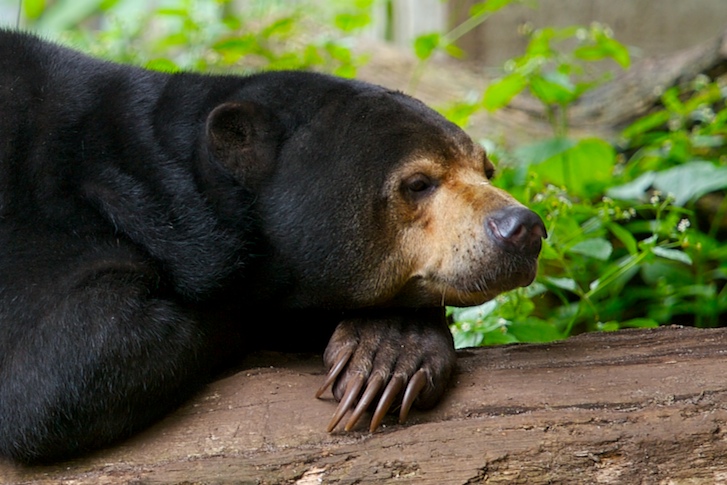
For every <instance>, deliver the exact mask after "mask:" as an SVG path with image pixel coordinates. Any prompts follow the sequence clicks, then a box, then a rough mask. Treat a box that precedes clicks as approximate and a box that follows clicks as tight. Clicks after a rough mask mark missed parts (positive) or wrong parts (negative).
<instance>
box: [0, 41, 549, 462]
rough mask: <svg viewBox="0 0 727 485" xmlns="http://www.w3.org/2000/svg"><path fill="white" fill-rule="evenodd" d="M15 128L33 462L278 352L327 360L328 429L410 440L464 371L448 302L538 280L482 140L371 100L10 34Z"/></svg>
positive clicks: (10, 416)
mask: <svg viewBox="0 0 727 485" xmlns="http://www.w3.org/2000/svg"><path fill="white" fill-rule="evenodd" d="M0 113H2V116H1V117H0V456H1V457H4V458H6V459H10V460H13V461H15V462H18V463H28V464H32V463H47V462H54V461H57V460H63V459H68V458H72V457H76V456H79V455H81V454H83V453H87V452H89V451H91V450H94V449H98V448H102V447H106V446H110V445H112V444H113V443H115V442H117V441H119V440H122V439H124V438H126V437H129V436H131V435H132V434H134V433H136V432H138V431H140V430H142V429H143V428H145V427H147V426H149V425H150V424H152V423H154V422H155V421H156V420H158V419H160V418H161V417H162V416H164V415H165V414H166V413H169V412H170V411H172V410H173V409H174V408H175V407H177V406H179V405H180V404H181V403H183V402H184V401H185V399H187V398H189V397H190V396H192V395H193V394H194V393H195V392H197V391H199V390H200V388H201V387H202V386H204V385H205V384H206V383H208V382H210V380H211V379H214V377H215V376H216V375H219V373H220V372H223V371H225V370H229V369H233V368H234V365H235V362H238V361H239V358H240V357H241V356H242V355H244V354H245V352H248V351H250V350H255V349H261V348H267V347H275V348H281V349H285V350H293V351H307V350H308V349H320V350H321V351H323V350H324V349H325V352H324V354H323V355H324V363H325V366H326V368H327V369H328V374H327V376H326V378H325V382H323V385H322V386H321V389H319V390H318V393H317V395H318V396H320V395H321V394H322V393H323V392H324V391H325V390H326V389H327V388H331V389H332V392H333V394H334V396H335V398H336V399H337V400H339V402H340V404H339V405H338V408H337V409H336V410H335V411H334V413H333V414H334V415H333V418H332V419H331V423H330V425H329V427H328V429H329V430H333V429H335V428H336V427H337V426H338V425H339V423H340V422H341V421H342V419H343V418H344V417H345V416H346V415H347V414H350V416H349V419H348V420H346V422H345V425H344V427H345V429H346V430H350V429H353V428H355V427H356V425H357V424H358V422H359V421H360V419H361V417H362V416H363V413H364V412H365V411H367V410H372V411H373V417H372V418H371V422H370V426H369V428H370V429H371V430H372V431H373V430H375V429H376V428H377V427H378V426H379V425H380V423H381V420H382V419H383V418H384V416H385V415H386V414H387V412H389V410H391V409H396V408H398V409H399V410H400V411H399V418H400V421H402V422H403V421H404V420H405V419H406V417H407V414H408V413H409V410H410V408H411V407H412V406H416V407H419V408H422V409H426V408H429V407H431V406H433V405H434V404H435V403H436V402H437V401H438V400H439V398H440V397H441V395H442V393H443V392H444V391H445V389H446V387H447V382H448V379H449V377H450V374H451V372H452V370H453V368H454V366H455V360H456V354H455V350H454V346H453V341H452V336H451V334H450V333H449V329H448V326H447V320H446V317H445V311H444V305H455V306H465V305H475V304H480V303H482V302H484V301H487V300H489V299H491V298H493V297H495V296H496V295H497V294H499V293H500V292H503V291H506V290H509V289H512V288H515V287H518V286H525V285H528V284H530V283H531V282H532V281H533V278H534V277H535V274H536V271H537V258H538V254H539V252H540V249H541V244H542V239H543V238H544V237H546V236H547V235H546V230H545V226H544V224H543V222H542V220H541V219H540V218H539V217H538V216H537V215H536V214H535V213H534V212H532V211H531V210H529V209H527V208H526V207H524V206H523V205H522V204H520V203H519V202H517V201H516V200H515V199H514V198H513V197H512V196H510V195H509V194H507V193H506V192H505V191H503V190H501V189H498V188H496V187H494V186H493V185H492V183H491V178H492V177H493V173H494V167H493V165H492V163H491V162H490V160H489V159H488V158H487V155H486V153H485V151H484V150H483V149H482V147H481V146H480V144H478V143H475V142H474V141H473V140H472V139H471V138H470V137H469V136H468V135H467V134H466V133H465V132H464V131H463V130H461V129H460V128H459V127H457V126H456V125H454V124H452V123H450V122H449V121H447V120H446V119H445V118H443V117H442V116H440V115H439V114H438V113H436V112H435V111H433V110H432V109H430V108H428V107H427V106H425V105H424V104H423V103H421V102H420V101H418V100H416V99H414V98H412V97H409V96H407V95H405V94H403V93H401V92H397V91H392V90H389V89H386V88H384V87H381V86H376V85H372V84H368V83H365V82H361V81H356V80H346V79H341V78H337V77H334V76H330V75H326V74H320V73H313V72H295V71H280V72H262V73H257V74H252V75H247V76H240V75H220V74H218V75H206V74H198V73H188V72H175V73H162V72H155V71H151V70H145V69H143V68H140V67H134V66H129V65H121V64H116V63H112V62H108V61H104V60H100V59H96V58H93V57H90V56H87V55H85V54H83V53H80V52H78V51H76V50H73V49H70V48H67V47H63V46H60V45H58V44H55V43H52V42H49V41H46V40H43V39H41V38H40V37H37V36H35V35H34V34H29V33H23V32H18V31H15V30H10V29H4V30H0ZM268 309H274V311H270V310H268ZM256 315H257V316H256ZM263 315H264V316H263ZM311 397H312V398H313V396H311ZM242 425H243V426H244V423H242Z"/></svg>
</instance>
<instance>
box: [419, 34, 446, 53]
mask: <svg viewBox="0 0 727 485" xmlns="http://www.w3.org/2000/svg"><path fill="white" fill-rule="evenodd" d="M441 41H442V36H441V34H439V33H436V32H435V33H431V34H424V35H420V36H419V37H417V38H416V39H415V40H414V53H415V54H416V55H417V57H418V58H419V59H421V60H426V59H429V58H430V57H431V56H432V53H433V52H434V51H435V50H436V49H437V47H439V44H440V43H441Z"/></svg>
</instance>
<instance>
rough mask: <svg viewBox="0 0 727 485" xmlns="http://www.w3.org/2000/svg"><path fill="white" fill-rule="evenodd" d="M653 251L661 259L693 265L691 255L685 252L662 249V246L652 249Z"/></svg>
mask: <svg viewBox="0 0 727 485" xmlns="http://www.w3.org/2000/svg"><path fill="white" fill-rule="evenodd" d="M651 251H652V252H653V253H654V254H656V255H657V256H659V257H661V258H665V259H670V260H672V261H679V262H680V263H684V264H687V265H691V264H692V258H691V257H689V255H688V254H687V253H685V252H684V251H680V250H678V249H668V248H662V247H661V246H654V247H653V248H651Z"/></svg>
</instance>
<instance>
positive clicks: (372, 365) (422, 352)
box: [316, 308, 456, 432]
mask: <svg viewBox="0 0 727 485" xmlns="http://www.w3.org/2000/svg"><path fill="white" fill-rule="evenodd" d="M323 359H324V362H325V364H326V366H327V368H328V369H329V372H328V376H327V377H326V381H325V383H324V384H323V386H322V387H321V388H320V389H319V390H318V392H317V394H316V397H320V396H321V395H322V394H323V392H324V391H325V390H326V389H327V388H328V387H329V386H332V391H333V395H334V397H335V398H336V399H337V400H339V401H340V403H339V405H338V409H336V412H335V414H334V416H333V418H332V419H331V422H330V423H329V425H328V431H329V432H330V431H332V430H333V429H334V428H335V427H336V426H337V425H338V423H339V422H340V421H341V419H343V417H344V416H345V415H346V413H347V412H348V411H350V410H352V409H353V411H352V413H351V416H350V417H349V419H348V421H347V422H346V425H345V429H346V431H349V430H351V429H352V428H353V427H354V426H355V425H356V423H357V422H358V421H359V419H360V418H361V415H362V414H363V413H364V411H366V410H367V409H368V408H369V407H370V406H372V404H373V403H374V402H375V401H377V400H378V404H377V405H376V410H375V411H374V415H373V418H372V419H371V425H370V426H369V429H370V430H371V431H375V430H376V428H377V427H378V426H379V424H381V421H382V420H383V418H384V416H385V415H386V413H387V412H388V411H389V409H391V408H392V406H393V408H394V409H395V408H396V406H399V405H400V411H399V422H403V421H405V420H406V418H407V415H408V414H409V410H410V409H411V407H412V405H414V406H416V407H417V408H420V409H427V408H431V407H432V406H434V405H435V404H436V403H437V402H438V401H439V399H440V398H441V396H442V394H443V393H444V390H445V388H446V387H447V383H448V381H449V377H450V375H451V373H452V370H453V369H454V365H455V361H456V353H455V351H454V342H453V340H452V334H451V333H450V331H449V327H448V326H447V322H446V318H445V314H444V308H421V309H396V310H388V311H383V312H377V313H373V314H366V315H365V316H358V317H354V318H349V319H347V320H344V321H343V322H341V323H340V324H339V325H338V327H337V328H336V331H335V332H334V334H333V336H332V337H331V340H330V342H329V343H328V347H327V348H326V351H325V353H324V356H323Z"/></svg>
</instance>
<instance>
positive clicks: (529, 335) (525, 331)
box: [507, 318, 565, 342]
mask: <svg viewBox="0 0 727 485" xmlns="http://www.w3.org/2000/svg"><path fill="white" fill-rule="evenodd" d="M507 331H508V333H510V334H512V335H513V336H514V337H515V338H516V339H517V340H518V341H520V342H553V341H555V340H561V339H563V338H565V335H563V333H562V332H561V331H560V330H558V328H556V327H555V325H553V324H551V323H548V322H546V321H543V320H540V319H536V318H528V319H526V320H524V321H517V322H512V323H511V324H510V325H508V327H507Z"/></svg>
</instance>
